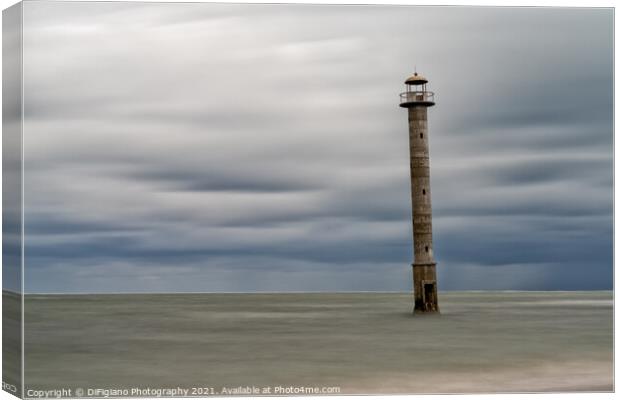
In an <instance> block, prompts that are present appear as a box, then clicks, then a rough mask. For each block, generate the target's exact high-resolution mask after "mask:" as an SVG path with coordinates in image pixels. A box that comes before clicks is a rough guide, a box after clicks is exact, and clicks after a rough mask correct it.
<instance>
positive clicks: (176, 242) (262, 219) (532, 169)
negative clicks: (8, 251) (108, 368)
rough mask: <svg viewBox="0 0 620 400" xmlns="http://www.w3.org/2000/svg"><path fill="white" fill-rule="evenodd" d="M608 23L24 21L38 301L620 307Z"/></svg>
mask: <svg viewBox="0 0 620 400" xmlns="http://www.w3.org/2000/svg"><path fill="white" fill-rule="evenodd" d="M612 29H613V14H612V10H610V9H580V10H574V9H573V10H571V9H557V8H553V9H532V8H503V9H500V8H467V7H459V8H457V7H426V8H423V7H411V6H391V7H389V6H326V5H248V4H246V5H232V4H198V3H194V4H191V3H190V4H180V3H172V4H165V3H115V2H108V3H71V2H66V3H62V2H49V3H48V2H26V3H24V64H25V65H24V109H25V124H24V146H25V149H24V154H25V164H26V169H25V188H24V193H25V215H26V217H25V219H26V223H25V235H26V238H27V239H26V249H25V251H26V258H25V268H26V275H25V288H26V291H27V292H124V291H139V292H143V291H157V292H162V291H306V290H309V291H349V290H390V291H391V290H410V288H411V267H410V263H411V262H412V250H411V247H412V235H411V229H412V228H411V218H410V214H411V204H410V195H409V190H410V188H409V160H408V157H409V154H408V151H409V149H408V131H407V129H408V125H407V113H406V110H404V109H402V108H399V107H398V93H399V92H401V91H403V90H404V84H403V81H404V79H405V78H406V77H407V76H408V75H410V74H411V73H412V72H413V70H414V67H415V66H417V70H418V72H421V73H423V74H424V75H426V76H427V78H428V79H429V81H430V83H429V89H430V90H433V91H435V92H436V102H437V105H436V106H435V107H433V108H432V109H430V110H429V138H430V139H429V140H430V153H431V182H432V183H431V184H432V195H433V223H434V252H435V257H436V260H437V262H438V265H437V271H438V284H439V288H440V290H455V289H515V290H522V289H524V290H556V289H563V290H564V289H611V288H612V195H613V192H612V185H613V180H612V173H613V171H612V159H613V148H612V140H613V126H612V116H613V114H612V100H613V98H612V93H613V91H612V79H613V72H612V62H613V59H612V50H613V48H612Z"/></svg>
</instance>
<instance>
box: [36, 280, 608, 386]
mask: <svg viewBox="0 0 620 400" xmlns="http://www.w3.org/2000/svg"><path fill="white" fill-rule="evenodd" d="M612 297H613V294H612V292H450V293H440V307H441V311H442V314H441V315H440V316H412V315H411V313H410V311H411V303H412V299H411V295H409V294H401V293H347V294H323V293H316V294H307V293H306V294H131V295H118V294H114V295H28V296H27V297H26V300H25V307H26V310H25V326H26V331H25V332H26V333H25V349H26V350H25V353H26V359H25V374H26V389H28V388H32V389H49V388H59V387H72V388H76V387H81V388H132V387H138V386H139V387H152V388H165V387H179V386H180V387H187V388H191V387H213V388H214V389H215V391H219V390H220V388H221V387H237V386H248V385H249V386H252V385H254V386H257V387H265V386H290V385H293V386H313V387H316V386H318V387H323V386H338V387H340V390H341V393H437V392H443V393H468V392H511V391H518V392H523V391H558V390H559V391H577V390H597V391H610V390H612V388H613V386H612V385H613V377H612V360H613V354H612V347H613V323H612V322H613V321H612V311H613V310H612V307H613V302H612Z"/></svg>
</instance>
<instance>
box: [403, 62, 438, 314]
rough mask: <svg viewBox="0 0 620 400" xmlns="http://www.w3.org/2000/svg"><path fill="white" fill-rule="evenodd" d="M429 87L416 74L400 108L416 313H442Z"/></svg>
mask: <svg viewBox="0 0 620 400" xmlns="http://www.w3.org/2000/svg"><path fill="white" fill-rule="evenodd" d="M427 83H428V80H427V79H426V78H424V77H423V76H422V75H419V74H418V73H417V72H416V73H415V74H413V76H411V77H409V78H408V79H407V80H406V81H405V85H406V87H407V91H406V92H404V93H401V94H400V106H401V107H403V108H406V109H407V111H408V113H409V152H410V164H409V165H410V167H411V203H412V210H413V212H412V214H413V253H414V262H413V264H412V266H413V292H414V298H415V306H414V309H413V312H414V313H438V312H439V305H438V303H437V273H436V271H435V265H436V263H435V259H434V258H433V216H432V209H431V181H430V163H429V154H428V122H427V118H426V112H427V110H428V108H429V107H431V106H434V105H435V101H434V93H433V92H429V91H427V90H426V84H427Z"/></svg>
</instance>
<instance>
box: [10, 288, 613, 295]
mask: <svg viewBox="0 0 620 400" xmlns="http://www.w3.org/2000/svg"><path fill="white" fill-rule="evenodd" d="M613 291H614V290H613V289H573V290H565V289H557V290H556V289H550V290H530V289H519V290H515V289H472V290H439V291H438V292H440V293H441V292H477V293H479V292H513V293H519V292H541V293H544V292H613ZM2 292H9V293H13V294H16V295H44V296H49V295H69V296H85V295H119V294H125V295H134V294H137V295H139V294H355V293H398V294H413V290H411V291H402V290H393V291H390V290H350V291H342V290H340V291H277V292H276V291H255V292H248V291H245V292H241V291H221V292H193V291H187V292H172V291H171V292H17V291H15V290H12V289H2Z"/></svg>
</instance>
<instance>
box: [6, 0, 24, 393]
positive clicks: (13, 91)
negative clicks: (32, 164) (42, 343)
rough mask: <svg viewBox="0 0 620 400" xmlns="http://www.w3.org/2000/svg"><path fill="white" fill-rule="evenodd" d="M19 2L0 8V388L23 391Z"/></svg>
mask: <svg viewBox="0 0 620 400" xmlns="http://www.w3.org/2000/svg"><path fill="white" fill-rule="evenodd" d="M22 39H23V3H22V2H20V3H17V4H15V5H13V6H11V7H9V8H7V9H5V10H3V11H2V248H3V250H2V265H3V268H2V281H3V287H2V328H3V329H2V332H3V335H2V371H3V372H2V390H4V391H6V392H8V393H10V394H12V395H15V396H18V397H22V394H23V383H24V382H23V371H24V369H23V315H24V313H23V304H24V303H23V287H24V286H23V283H24V281H23V226H24V225H23V222H24V220H23V215H24V214H23V63H22V60H23V40H22Z"/></svg>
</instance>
